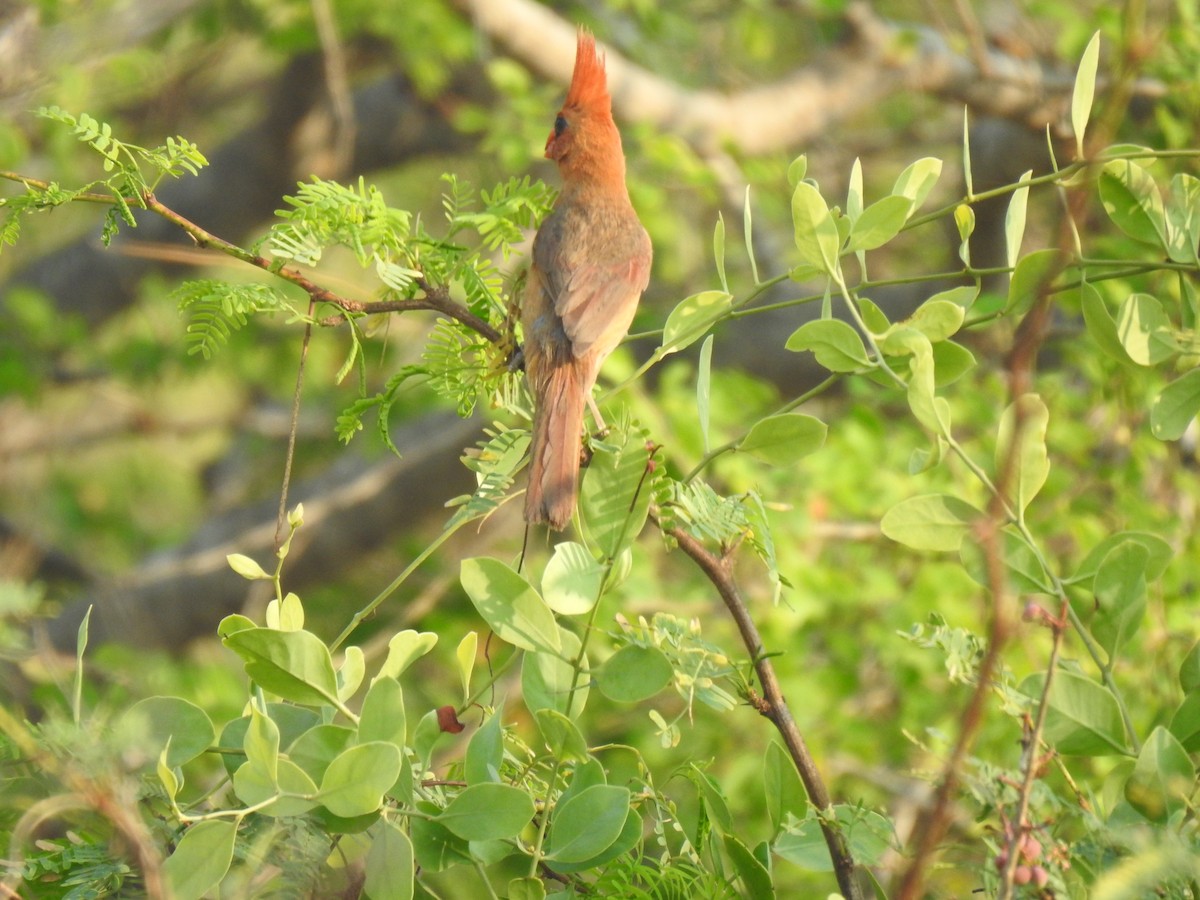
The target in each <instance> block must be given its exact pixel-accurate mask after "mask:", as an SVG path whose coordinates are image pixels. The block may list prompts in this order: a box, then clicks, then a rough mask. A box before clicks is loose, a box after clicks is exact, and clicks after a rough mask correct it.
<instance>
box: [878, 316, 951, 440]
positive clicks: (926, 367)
mask: <svg viewBox="0 0 1200 900" xmlns="http://www.w3.org/2000/svg"><path fill="white" fill-rule="evenodd" d="M900 337H903V338H904V342H903V346H905V347H906V348H907V349H909V350H910V351H911V352H912V358H911V359H910V360H909V361H908V368H909V372H910V375H909V379H908V407H909V409H911V410H912V413H913V416H914V417H915V418H916V420H917V421H918V422H920V423H921V425H922V426H923V427H924V428H925V429H926V430H928V431H929V432H931V433H932V434H937V435H942V434H945V433H946V432H948V431H949V430H950V405H949V403H947V402H946V399H945V398H944V397H938V396H936V394H935V388H936V384H937V382H936V380H935V378H934V364H933V345H931V344H930V343H929V339H928V338H926V337H925V335H923V334H921V333H920V332H919V331H917V330H916V329H914V328H908V327H904V328H902V329H901V330H899V331H897V332H894V333H893V334H891V335H889V336H888V338H889V340H888V341H887V342H886V343H887V345H888V346H892V347H895V346H899V345H900V344H899V343H898V340H897V339H898V338H900ZM881 346H884V344H882V343H881Z"/></svg>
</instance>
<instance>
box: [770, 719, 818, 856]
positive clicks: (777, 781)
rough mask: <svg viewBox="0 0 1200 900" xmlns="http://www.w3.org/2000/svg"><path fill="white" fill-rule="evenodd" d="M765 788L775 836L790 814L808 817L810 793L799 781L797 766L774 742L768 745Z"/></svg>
mask: <svg viewBox="0 0 1200 900" xmlns="http://www.w3.org/2000/svg"><path fill="white" fill-rule="evenodd" d="M763 788H764V789H765V791H766V795H767V814H768V815H769V816H770V818H771V832H772V837H775V836H776V835H778V834H779V832H780V830H782V828H783V825H784V823H785V822H786V821H787V817H788V815H789V814H790V815H793V816H795V817H796V818H797V819H803V818H804V817H805V816H806V815H807V814H808V792H807V791H806V790H805V789H804V784H803V783H802V782H801V781H800V774H799V773H798V772H797V771H796V764H795V763H794V762H792V758H791V757H790V756H788V754H787V751H786V750H784V749H783V747H781V746H780V745H779V744H777V743H776V742H775V741H771V742H769V743H768V744H767V751H766V755H765V757H764V759H763Z"/></svg>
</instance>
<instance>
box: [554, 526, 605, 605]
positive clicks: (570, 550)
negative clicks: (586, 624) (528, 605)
mask: <svg viewBox="0 0 1200 900" xmlns="http://www.w3.org/2000/svg"><path fill="white" fill-rule="evenodd" d="M604 572H605V569H604V566H603V565H601V564H600V563H598V562H597V561H596V558H595V557H594V556H592V554H591V553H589V552H588V548H587V547H585V546H584V545H583V544H580V543H577V542H575V541H562V542H560V543H558V544H555V546H554V555H553V556H551V557H550V561H549V562H547V563H546V568H545V571H543V572H542V596H543V597H545V599H546V605H547V606H549V607H550V608H551V609H552V610H554V611H555V612H556V613H558V614H559V615H562V616H578V615H582V614H583V613H586V612H590V611H591V609H592V607H593V606H595V605H596V602H597V601H598V600H599V599H600V588H601V587H602V586H603V584H604Z"/></svg>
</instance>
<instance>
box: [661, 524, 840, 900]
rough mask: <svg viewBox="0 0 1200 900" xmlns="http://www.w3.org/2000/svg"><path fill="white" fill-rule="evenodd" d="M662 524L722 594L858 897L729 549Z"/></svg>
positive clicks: (834, 854) (764, 704) (821, 785)
mask: <svg viewBox="0 0 1200 900" xmlns="http://www.w3.org/2000/svg"><path fill="white" fill-rule="evenodd" d="M651 516H652V517H653V519H654V522H655V524H657V525H658V526H659V528H663V523H662V520H661V519H659V517H658V514H657V512H656V511H653V510H652V511H651ZM663 530H664V531H665V532H666V533H667V534H669V535H670V536H671V537H672V538H674V539H675V540H676V542H678V544H679V549H680V550H682V551H683V552H684V553H685V554H687V555H688V556H689V557H690V558H691V559H692V561H693V562H695V563H696V565H697V566H699V567H700V571H702V572H703V573H704V574H705V576H706V577H707V578H708V580H709V581H711V582H712V584H713V587H715V588H716V589H717V593H718V594H720V595H721V600H722V601H723V602H724V603H725V608H726V609H728V610H729V614H730V615H731V616H732V617H733V621H734V624H736V625H737V629H738V633H739V634H740V635H741V638H742V643H743V644H744V645H745V647H746V651H747V652H748V653H749V654H750V658H751V659H752V660H753V661H754V670H755V672H756V673H757V675H758V680H759V684H760V685H761V686H762V693H763V695H762V701H761V703H760V704H758V705H757V707H756V708H757V709H758V711H759V713H761V714H762V715H763V716H765V717H766V718H768V719H770V721H771V723H772V724H773V725H774V726H775V728H776V729H777V730H778V731H779V734H780V736H781V737H782V738H783V742H784V744H785V746H786V747H787V750H788V754H789V755H790V756H791V758H792V762H793V763H794V764H795V766H796V771H797V772H799V773H800V779H801V781H803V782H804V789H805V790H806V791H807V792H808V798H809V800H810V801H811V802H812V804H813V806H815V807H816V808H817V810H818V818H819V821H820V823H821V831H822V832H823V834H824V835H825V843H826V845H827V846H828V847H829V856H830V859H832V860H833V868H834V872H835V873H836V875H837V881H838V887H839V888H840V890H841V893H842V896H843V897H845V898H846V900H861V898H862V896H863V895H862V891H861V889H860V888H859V885H858V881H857V879H856V877H855V872H854V869H855V864H854V857H853V856H852V855H851V854H850V848H849V846H848V845H847V843H846V838H845V835H843V834H842V831H841V828H840V826H839V825H838V823H837V820H836V819H835V818H834V812H833V803H832V802H831V801H830V799H829V791H828V790H827V789H826V787H825V781H824V779H823V778H822V777H821V773H820V770H818V769H817V764H816V762H815V761H814V760H813V758H812V754H810V753H809V751H808V746H807V744H805V742H804V737H803V736H802V735H801V734H800V729H799V728H798V727H797V726H796V720H795V719H793V718H792V712H791V710H790V709H789V708H788V705H787V701H786V700H785V699H784V696H783V691H782V690H781V689H780V687H779V679H777V678H776V677H775V668H774V666H772V665H771V659H770V657H769V656H768V655H767V652H766V648H765V647H764V646H763V642H762V637H761V636H760V635H759V633H758V628H757V627H756V626H755V624H754V620H753V619H752V618H751V617H750V612H749V610H747V608H746V604H745V602H744V601H743V600H742V595H741V591H740V590H739V589H738V586H737V581H736V579H735V578H734V575H733V566H732V557H731V555H730V554H729V553H723V554H722V555H720V556H718V555H716V554H714V553H712V552H711V551H709V550H708V549H707V548H706V547H705V546H704V545H703V544H702V543H700V541H698V540H696V538H694V537H692V535H690V534H689V533H688V532H686V531H684V530H683V529H682V528H680V527H679V526H673V527H670V528H665V529H663Z"/></svg>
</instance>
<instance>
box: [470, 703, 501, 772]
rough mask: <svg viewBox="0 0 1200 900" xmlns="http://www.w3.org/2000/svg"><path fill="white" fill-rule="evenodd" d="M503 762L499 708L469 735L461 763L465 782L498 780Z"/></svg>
mask: <svg viewBox="0 0 1200 900" xmlns="http://www.w3.org/2000/svg"><path fill="white" fill-rule="evenodd" d="M503 762H504V729H503V727H502V722H501V720H500V710H499V709H497V710H496V711H495V712H494V713H492V714H491V715H490V716H488V718H487V721H486V722H484V723H483V724H482V725H480V726H479V729H478V730H477V731H476V732H475V733H474V734H473V735H471V740H470V741H469V742H468V743H467V755H466V759H465V760H464V763H463V771H464V774H465V775H466V776H467V784H482V783H484V782H485V781H492V782H499V781H500V765H501V763H503Z"/></svg>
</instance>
